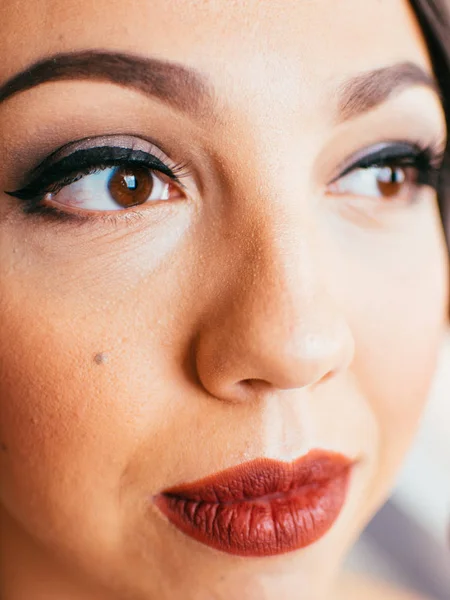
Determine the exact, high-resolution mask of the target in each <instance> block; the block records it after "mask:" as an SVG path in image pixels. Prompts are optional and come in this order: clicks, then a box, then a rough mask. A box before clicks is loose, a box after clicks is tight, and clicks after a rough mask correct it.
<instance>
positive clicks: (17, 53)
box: [0, 0, 430, 102]
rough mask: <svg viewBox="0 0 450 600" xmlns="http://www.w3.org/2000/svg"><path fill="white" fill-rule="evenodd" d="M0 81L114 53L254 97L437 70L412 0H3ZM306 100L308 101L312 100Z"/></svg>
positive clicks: (281, 95)
mask: <svg viewBox="0 0 450 600" xmlns="http://www.w3.org/2000/svg"><path fill="white" fill-rule="evenodd" d="M1 5H2V7H1V8H0V56H2V57H5V58H6V60H5V59H3V60H2V64H1V65H0V81H2V80H4V79H7V78H8V77H10V76H11V75H13V74H14V73H16V72H17V71H20V70H22V69H23V68H25V67H26V66H27V65H28V64H31V63H33V62H35V61H36V60H38V59H40V58H42V57H45V56H49V55H52V54H55V53H60V52H67V51H76V50H85V49H112V50H118V51H127V52H133V53H140V54H143V55H147V56H155V57H158V58H164V59H168V60H173V61H176V62H180V63H184V64H186V65H188V66H193V67H195V68H196V69H197V70H200V71H203V72H205V73H206V74H207V75H208V76H209V77H210V79H211V80H212V82H213V83H214V84H215V86H216V87H217V88H218V89H219V90H220V88H221V87H226V93H227V94H228V95H230V94H234V93H235V94H236V97H237V98H239V95H240V93H241V92H242V90H245V91H246V94H247V100H248V95H249V94H251V95H252V101H258V99H260V98H261V97H266V98H267V97H268V96H270V93H268V92H270V91H271V90H276V96H277V101H278V102H282V100H283V98H288V97H292V92H295V96H296V97H297V99H298V98H302V100H303V101H305V102H308V100H309V101H310V102H315V100H316V98H315V97H316V95H317V86H321V85H323V84H324V83H326V82H328V81H329V80H330V78H333V76H334V75H338V76H339V77H340V76H345V75H347V74H349V75H350V74H353V73H354V72H357V71H361V70H364V69H369V68H379V67H383V66H386V65H389V64H391V63H392V62H397V61H398V62H403V61H406V60H414V61H415V62H417V63H419V64H421V65H423V66H426V67H427V68H430V66H429V63H428V58H427V53H426V50H425V47H424V43H423V40H422V37H421V34H420V30H419V27H418V25H417V23H416V20H415V18H414V14H413V12H412V10H411V8H410V6H409V3H408V2H407V1H406V0H364V2H361V0H339V2H336V0H296V1H292V0H170V1H167V0H126V2H124V1H123V0H96V1H95V2H92V1H91V0H2V2H1ZM309 95H310V96H311V97H310V98H309Z"/></svg>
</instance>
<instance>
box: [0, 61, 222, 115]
mask: <svg viewBox="0 0 450 600" xmlns="http://www.w3.org/2000/svg"><path fill="white" fill-rule="evenodd" d="M63 80H94V81H108V82H111V83H115V84H118V85H121V86H126V87H131V88H134V89H136V90H138V91H140V92H144V93H145V94H147V95H150V96H155V97H157V98H159V99H160V100H163V101H164V102H166V103H168V104H170V105H172V106H174V107H175V108H178V109H181V110H183V111H187V112H193V113H198V112H199V111H201V110H202V109H204V108H205V107H206V106H207V105H212V93H211V91H210V89H209V87H208V86H207V84H206V80H205V78H204V77H203V76H202V75H201V74H200V73H198V72H197V71H195V70H193V69H190V68H188V67H185V66H182V65H180V64H177V63H173V62H169V61H164V60H159V59H155V58H148V57H142V56H138V55H133V54H124V53H119V52H104V51H95V50H94V51H93V50H85V51H82V52H70V53H64V54H56V55H54V56H51V57H49V58H44V59H42V60H40V61H38V62H36V63H34V64H32V65H31V66H29V67H28V68H27V69H25V70H24V71H22V72H21V73H18V74H17V75H15V76H13V77H12V78H11V79H9V81H7V82H6V83H5V84H3V85H2V86H1V87H0V103H1V102H4V101H5V100H7V99H8V98H11V97H12V96H14V95H15V94H18V93H19V92H23V91H25V90H29V89H31V88H33V87H35V86H38V85H41V84H43V83H47V82H49V81H63Z"/></svg>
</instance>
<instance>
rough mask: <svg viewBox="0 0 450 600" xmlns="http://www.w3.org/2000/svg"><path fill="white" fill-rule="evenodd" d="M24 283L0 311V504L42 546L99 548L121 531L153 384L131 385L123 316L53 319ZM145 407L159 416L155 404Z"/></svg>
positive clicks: (132, 376) (133, 382)
mask: <svg viewBox="0 0 450 600" xmlns="http://www.w3.org/2000/svg"><path fill="white" fill-rule="evenodd" d="M22 288H23V289H16V290H14V287H13V288H12V290H11V289H10V290H9V292H8V293H9V302H8V303H7V304H6V306H4V308H5V309H6V310H5V311H4V312H3V313H2V314H3V315H4V318H0V339H1V340H11V342H10V344H9V346H8V348H5V345H4V344H3V345H2V346H1V348H0V397H1V402H0V413H1V414H0V440H1V442H2V444H3V448H6V451H4V452H2V453H1V456H0V460H1V471H0V472H1V476H0V490H1V492H0V497H1V502H2V504H3V505H4V506H5V507H6V508H7V510H8V511H9V512H10V513H11V514H12V515H13V516H15V517H16V519H17V520H18V521H19V522H22V523H23V524H24V526H25V529H26V530H27V531H29V532H30V533H34V535H35V536H36V537H38V538H40V539H41V540H47V543H48V545H52V544H53V543H54V545H55V547H58V546H60V545H61V541H63V540H65V542H66V543H67V544H68V545H70V546H72V545H74V546H76V545H77V544H79V543H81V542H78V538H80V539H83V538H84V539H90V538H91V537H92V539H90V543H91V544H92V547H93V548H95V547H102V544H103V546H105V540H106V537H107V536H109V538H111V537H114V536H115V535H118V534H119V526H120V522H121V519H120V518H119V515H120V510H121V506H120V498H119V497H120V493H119V492H120V490H119V485H120V481H121V477H122V474H123V473H124V471H125V470H126V467H127V464H128V461H129V459H130V456H132V454H133V452H134V451H135V448H136V445H137V444H138V443H139V441H140V440H141V439H142V430H143V429H144V423H145V425H146V426H147V433H149V435H151V433H152V432H151V431H150V432H148V415H147V414H145V408H144V403H143V399H147V398H148V395H149V393H150V395H151V393H152V390H151V386H149V384H148V381H145V382H143V383H141V384H138V383H136V381H138V382H139V381H142V379H143V378H142V372H143V369H142V366H141V368H140V374H141V378H140V379H138V378H137V377H136V376H135V375H136V373H135V372H134V371H133V368H132V367H131V366H130V364H129V363H130V362H133V361H130V360H129V359H127V351H126V347H125V346H124V342H123V337H124V330H125V327H126V324H125V323H124V324H123V330H115V328H114V326H112V323H113V322H114V320H113V318H112V315H105V318H104V319H103V320H98V319H97V320H96V321H95V322H94V321H87V320H84V319H80V318H79V315H77V314H76V313H75V312H73V311H70V317H69V315H68V314H67V311H66V313H65V314H64V316H62V317H60V316H56V315H55V311H54V310H53V309H52V308H51V306H50V300H47V304H46V300H45V298H44V297H37V295H36V294H35V295H34V296H33V297H32V300H33V301H32V302H30V294H28V297H25V292H26V291H27V290H26V286H24V285H23V284H22ZM28 291H30V290H28ZM31 305H32V307H31ZM53 306H54V304H53ZM121 326H122V325H121ZM85 332H89V333H88V334H87V333H85ZM110 349H113V352H112V353H111V354H110V355H108V353H106V355H103V357H101V358H99V357H97V360H95V358H96V354H97V353H98V352H99V351H100V352H101V351H104V350H106V351H109V350H110ZM127 360H128V362H127ZM124 364H125V367H126V377H125V378H124V376H123V372H124V366H123V365H124ZM155 368H158V365H156V367H155ZM121 379H125V381H120V380H121ZM140 387H143V388H145V390H146V393H145V394H144V392H143V390H142V389H140ZM140 403H142V404H140ZM147 410H148V411H149V412H150V411H151V410H153V411H154V414H153V415H152V417H153V422H154V423H158V420H159V416H158V405H157V404H156V405H155V406H153V407H150V408H149V407H148V404H147ZM46 523H52V528H51V530H50V529H49V528H46V527H45V524H46ZM94 538H95V539H94ZM103 538H104V539H103Z"/></svg>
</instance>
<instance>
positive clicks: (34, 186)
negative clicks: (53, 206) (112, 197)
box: [5, 146, 179, 200]
mask: <svg viewBox="0 0 450 600" xmlns="http://www.w3.org/2000/svg"><path fill="white" fill-rule="evenodd" d="M115 166H125V167H126V166H135V167H145V168H147V169H149V170H152V171H158V172H160V173H163V174H164V175H166V176H167V177H169V178H170V179H172V180H173V181H176V182H177V183H179V180H178V177H177V176H176V174H175V173H174V171H173V170H172V169H170V168H169V167H168V166H167V165H165V164H164V163H163V162H162V161H161V160H160V159H159V158H157V157H156V156H154V155H152V154H149V153H147V152H144V151H142V150H133V149H132V148H121V147H115V146H101V147H97V148H85V149H80V150H76V151H75V152H73V153H72V154H69V155H68V156H66V157H65V158H62V159H61V160H59V161H57V162H55V163H53V164H48V160H45V161H44V162H43V163H41V165H39V167H37V169H35V170H34V171H33V176H32V180H31V182H30V183H28V184H26V185H25V186H24V187H23V188H21V189H19V190H15V191H12V192H8V191H6V192H5V193H6V194H8V195H9V196H13V197H14V198H18V199H19V200H34V199H38V198H40V197H42V196H43V195H45V194H47V193H51V192H56V191H59V189H61V188H62V187H64V186H65V185H69V184H70V183H74V181H76V179H77V176H78V175H79V176H80V177H81V176H83V175H88V174H90V173H93V172H94V171H96V170H103V169H106V168H108V167H115Z"/></svg>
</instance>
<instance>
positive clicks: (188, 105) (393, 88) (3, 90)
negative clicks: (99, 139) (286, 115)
mask: <svg viewBox="0 0 450 600" xmlns="http://www.w3.org/2000/svg"><path fill="white" fill-rule="evenodd" d="M63 80H93V81H104V82H110V83H114V84H117V85H120V86H124V87H129V88H132V89H135V90H137V91H140V92H143V93H145V94H146V95H149V96H153V97H156V98H158V99H160V100H162V101H163V102H166V103H168V104H169V105H172V106H174V107H175V108H177V109H180V110H182V111H184V112H188V113H191V114H194V115H196V116H199V115H204V114H205V110H209V111H210V112H212V110H213V106H214V103H215V102H214V94H213V91H212V89H211V87H210V85H208V82H207V79H206V77H205V76H203V75H202V74H201V73H199V72H198V71H196V70H195V69H192V68H189V67H186V66H184V65H181V64H179V63H174V62H170V61H165V60H161V59H156V58H151V57H142V56H139V55H134V54H128V53H120V52H106V51H95V50H85V51H82V52H70V53H63V54H56V55H54V56H51V57H49V58H45V59H42V60H40V61H38V62H36V63H34V64H32V65H31V66H30V67H28V68H27V69H25V70H24V71H22V72H20V73H18V74H17V75H15V76H13V77H12V78H11V79H9V80H8V81H6V83H4V84H3V85H2V86H0V103H2V102H4V101H5V100H7V99H8V98H11V97H12V96H14V95H16V94H18V93H21V92H24V91H26V90H29V89H31V88H33V87H36V86H38V85H41V84H44V83H47V82H51V81H63ZM413 86H425V87H428V88H431V89H432V90H433V91H434V92H436V93H437V94H438V96H439V97H440V96H441V94H440V92H439V86H438V84H437V82H436V80H435V79H434V78H433V76H432V75H431V74H429V73H427V71H425V70H424V69H423V68H422V67H420V66H419V65H417V64H415V63H412V62H404V63H397V64H394V65H390V66H388V67H383V68H380V69H376V70H372V71H367V72H364V73H361V74H358V75H356V76H354V77H352V78H351V79H349V80H347V81H345V82H344V83H343V84H341V85H340V86H338V89H337V90H335V93H334V94H333V97H335V98H336V97H337V99H338V100H337V104H338V121H347V120H350V119H353V118H355V117H356V116H358V115H360V114H362V113H365V112H368V111H370V110H372V109H373V108H375V107H377V106H378V105H380V104H382V103H383V102H385V101H386V100H388V99H389V98H390V97H391V96H393V95H397V94H399V93H400V92H401V91H403V90H404V89H405V88H408V87H413Z"/></svg>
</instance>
